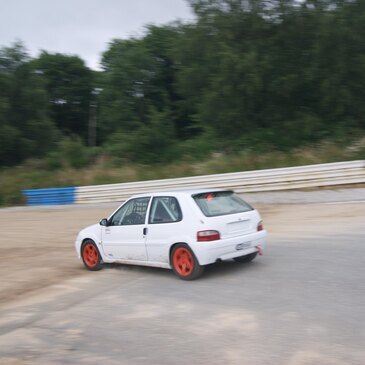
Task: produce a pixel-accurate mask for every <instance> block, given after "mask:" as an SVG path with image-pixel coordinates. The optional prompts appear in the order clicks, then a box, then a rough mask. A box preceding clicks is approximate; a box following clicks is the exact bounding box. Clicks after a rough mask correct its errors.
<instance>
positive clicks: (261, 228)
mask: <svg viewBox="0 0 365 365" xmlns="http://www.w3.org/2000/svg"><path fill="white" fill-rule="evenodd" d="M263 229H264V225H263V224H262V221H260V222H259V224H258V225H257V232H259V231H263Z"/></svg>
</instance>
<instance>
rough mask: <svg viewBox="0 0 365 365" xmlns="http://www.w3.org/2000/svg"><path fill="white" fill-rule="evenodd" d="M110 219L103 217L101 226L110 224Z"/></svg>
mask: <svg viewBox="0 0 365 365" xmlns="http://www.w3.org/2000/svg"><path fill="white" fill-rule="evenodd" d="M108 223H109V222H108V220H107V219H106V218H103V219H102V220H101V221H100V222H99V224H100V225H101V226H105V227H106V226H107V225H108Z"/></svg>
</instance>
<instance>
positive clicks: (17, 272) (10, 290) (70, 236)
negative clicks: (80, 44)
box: [0, 203, 365, 305]
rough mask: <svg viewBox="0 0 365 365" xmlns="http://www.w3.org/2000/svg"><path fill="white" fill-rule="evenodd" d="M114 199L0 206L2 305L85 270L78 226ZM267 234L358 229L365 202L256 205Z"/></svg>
mask: <svg viewBox="0 0 365 365" xmlns="http://www.w3.org/2000/svg"><path fill="white" fill-rule="evenodd" d="M117 205H118V204H116V205H107V206H106V205H102V206H98V207H97V206H66V207H49V208H43V207H42V208H25V209H24V208H23V209H20V208H14V209H2V210H0V230H1V236H0V250H1V251H0V252H1V253H0V261H1V265H0V278H1V279H0V305H2V304H5V303H6V302H9V301H12V300H17V299H20V298H23V297H24V296H25V295H29V294H31V293H32V292H34V291H36V290H37V289H41V288H44V287H47V286H49V285H52V284H57V283H60V282H62V281H64V280H66V279H68V278H70V277H74V276H80V275H83V274H85V273H86V271H85V269H84V268H83V265H82V262H81V261H80V260H78V258H77V257H76V253H75V249H74V240H75V237H76V235H77V232H78V231H79V230H80V229H81V228H83V227H85V226H87V225H90V224H93V223H95V222H98V221H99V220H100V219H101V218H103V217H105V216H108V215H109V214H110V213H111V212H112V211H113V210H114V208H115V207H116V206H117ZM257 208H258V209H259V210H260V212H261V215H262V217H263V220H264V226H265V228H266V229H267V230H268V232H269V241H268V243H269V244H270V237H280V239H285V238H286V237H287V238H292V237H295V236H300V237H311V236H313V237H316V235H320V234H321V232H323V231H327V232H328V231H330V232H333V234H340V233H344V232H348V231H351V232H356V230H359V231H360V229H361V227H362V226H363V224H364V217H365V203H357V204H343V203H342V204H306V205H303V204H301V205H260V206H257Z"/></svg>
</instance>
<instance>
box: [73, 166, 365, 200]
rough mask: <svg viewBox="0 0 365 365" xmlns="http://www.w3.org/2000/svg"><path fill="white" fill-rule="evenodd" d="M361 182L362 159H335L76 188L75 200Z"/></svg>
mask: <svg viewBox="0 0 365 365" xmlns="http://www.w3.org/2000/svg"><path fill="white" fill-rule="evenodd" d="M364 182H365V161H364V160H360V161H350V162H336V163H328V164H318V165H309V166H299V167H286V168H279V169H268V170H256V171H245V172H235V173H227V174H216V175H205V176H193V177H184V178H177V179H164V180H149V181H139V182H132V183H123V184H109V185H95V186H83V187H79V188H77V194H76V203H92V202H94V203H98V202H112V201H123V200H125V199H127V198H129V197H130V196H131V195H134V194H141V193H148V192H150V191H166V190H175V189H186V188H198V189H199V188H226V189H234V190H235V191H236V192H238V193H246V192H260V191H277V190H289V189H303V188H315V187H321V186H336V185H346V184H358V183H364Z"/></svg>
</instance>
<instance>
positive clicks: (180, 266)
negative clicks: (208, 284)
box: [171, 243, 204, 280]
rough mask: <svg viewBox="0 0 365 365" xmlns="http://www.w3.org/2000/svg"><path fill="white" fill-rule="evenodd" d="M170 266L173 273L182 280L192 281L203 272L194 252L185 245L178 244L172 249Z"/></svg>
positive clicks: (202, 267)
mask: <svg viewBox="0 0 365 365" xmlns="http://www.w3.org/2000/svg"><path fill="white" fill-rule="evenodd" d="M171 266H172V270H173V271H174V273H175V274H176V275H177V276H178V277H179V278H180V279H182V280H194V279H197V278H198V277H199V276H201V275H202V274H203V272H204V266H201V265H199V262H198V260H197V259H196V257H195V255H194V252H193V251H192V250H191V249H190V247H189V246H188V245H186V244H183V243H179V244H177V245H176V246H174V248H173V249H172V252H171Z"/></svg>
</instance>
